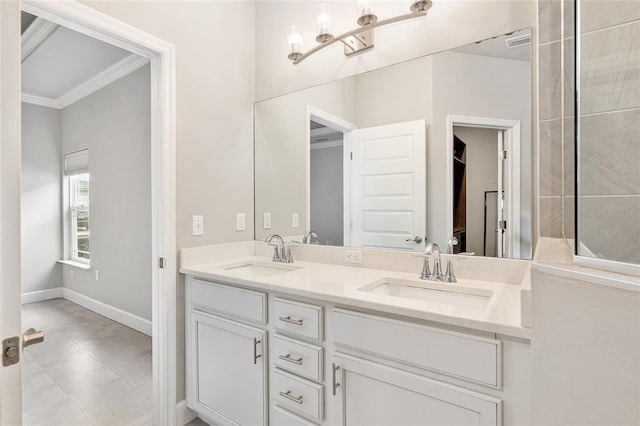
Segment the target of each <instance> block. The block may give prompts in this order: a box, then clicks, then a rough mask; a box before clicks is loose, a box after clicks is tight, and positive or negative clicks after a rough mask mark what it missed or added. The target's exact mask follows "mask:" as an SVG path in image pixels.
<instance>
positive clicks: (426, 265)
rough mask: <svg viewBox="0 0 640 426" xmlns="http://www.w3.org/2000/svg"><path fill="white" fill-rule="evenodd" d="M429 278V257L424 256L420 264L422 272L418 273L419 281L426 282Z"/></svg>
mask: <svg viewBox="0 0 640 426" xmlns="http://www.w3.org/2000/svg"><path fill="white" fill-rule="evenodd" d="M430 278H431V271H430V270H429V257H428V256H424V262H423V263H422V272H421V273H420V279H421V280H428V279H430Z"/></svg>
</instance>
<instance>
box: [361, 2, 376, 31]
mask: <svg viewBox="0 0 640 426" xmlns="http://www.w3.org/2000/svg"><path fill="white" fill-rule="evenodd" d="M356 5H357V7H358V15H359V16H360V17H359V18H358V25H360V26H365V25H369V24H374V23H375V22H376V21H377V20H378V17H377V16H376V15H375V13H373V0H356Z"/></svg>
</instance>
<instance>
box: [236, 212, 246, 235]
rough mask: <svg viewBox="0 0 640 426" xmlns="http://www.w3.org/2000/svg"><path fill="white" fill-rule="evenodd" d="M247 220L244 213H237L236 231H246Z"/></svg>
mask: <svg viewBox="0 0 640 426" xmlns="http://www.w3.org/2000/svg"><path fill="white" fill-rule="evenodd" d="M245 222H246V220H245V216H244V213H236V231H244V230H245V227H246V224H245Z"/></svg>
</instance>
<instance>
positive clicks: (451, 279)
mask: <svg viewBox="0 0 640 426" xmlns="http://www.w3.org/2000/svg"><path fill="white" fill-rule="evenodd" d="M442 278H443V279H442V280H443V281H444V282H447V283H457V282H458V280H456V276H455V274H454V273H453V260H449V261H447V271H446V272H445V273H444V276H443V277H442Z"/></svg>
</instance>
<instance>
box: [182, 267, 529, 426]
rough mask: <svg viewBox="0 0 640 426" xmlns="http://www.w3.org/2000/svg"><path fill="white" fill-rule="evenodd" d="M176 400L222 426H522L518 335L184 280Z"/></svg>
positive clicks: (522, 355) (525, 406) (525, 420)
mask: <svg viewBox="0 0 640 426" xmlns="http://www.w3.org/2000/svg"><path fill="white" fill-rule="evenodd" d="M186 283H187V288H186V296H187V298H186V302H187V304H186V309H187V335H186V347H187V359H186V362H187V379H186V384H187V404H188V406H189V407H190V408H192V409H193V410H195V411H197V412H198V414H199V415H200V416H201V417H203V418H204V419H205V420H210V421H213V422H214V423H216V424H224V425H244V426H254V425H271V426H290V425H297V426H300V425H304V426H311V425H320V426H332V425H336V426H338V425H345V426H358V425H366V426H373V425H381V426H382V425H384V426H396V425H397V426H400V425H402V426H405V425H438V426H440V425H469V426H470V425H474V426H475V425H477V426H501V425H503V424H504V425H505V426H506V425H527V424H530V399H531V395H530V384H531V383H530V380H531V365H530V346H529V342H528V341H526V340H523V339H518V338H511V337H509V336H501V335H496V334H495V333H491V332H487V331H478V330H474V329H469V328H460V327H456V326H450V325H446V324H436V323H433V322H428V321H424V320H419V319H415V318H411V317H405V316H399V315H390V314H384V313H380V312H376V311H371V310H368V309H366V310H364V312H362V311H358V310H357V308H354V307H351V306H349V305H348V304H341V305H339V306H337V305H336V304H335V303H333V302H330V301H323V300H322V299H321V298H318V299H316V298H309V297H298V296H293V295H290V294H288V293H286V292H272V291H269V293H267V292H266V291H263V290H261V289H260V287H259V285H256V287H255V289H254V288H252V287H251V286H246V287H247V288H241V287H240V286H237V285H234V284H231V283H224V282H213V281H209V280H204V279H202V280H201V279H199V278H195V277H193V276H187V280H186Z"/></svg>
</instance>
